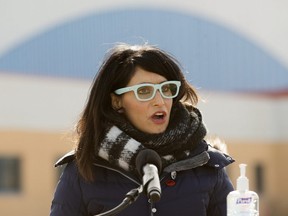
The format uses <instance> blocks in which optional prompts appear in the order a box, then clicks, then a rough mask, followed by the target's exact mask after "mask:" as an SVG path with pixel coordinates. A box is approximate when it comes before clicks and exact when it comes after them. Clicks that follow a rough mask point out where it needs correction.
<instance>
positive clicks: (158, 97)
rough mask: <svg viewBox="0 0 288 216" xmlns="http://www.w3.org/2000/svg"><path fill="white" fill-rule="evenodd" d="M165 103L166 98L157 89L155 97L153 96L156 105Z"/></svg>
mask: <svg viewBox="0 0 288 216" xmlns="http://www.w3.org/2000/svg"><path fill="white" fill-rule="evenodd" d="M163 104H164V98H163V97H162V95H161V93H160V92H159V90H157V91H156V94H155V97H154V98H153V105H154V106H162V105H163Z"/></svg>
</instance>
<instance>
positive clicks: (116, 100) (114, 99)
mask: <svg viewBox="0 0 288 216" xmlns="http://www.w3.org/2000/svg"><path fill="white" fill-rule="evenodd" d="M110 96H111V104H112V108H113V109H114V110H119V109H121V108H122V101H121V97H120V96H118V95H116V94H114V93H111V94H110Z"/></svg>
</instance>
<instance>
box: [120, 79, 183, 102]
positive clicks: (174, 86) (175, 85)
mask: <svg viewBox="0 0 288 216" xmlns="http://www.w3.org/2000/svg"><path fill="white" fill-rule="evenodd" d="M180 86H181V82H180V81H165V82H163V83H160V84H151V83H143V84H138V85H134V86H128V87H124V88H120V89H117V90H116V91H115V92H114V93H115V94H117V95H121V94H124V93H126V92H129V91H133V92H134V94H135V96H136V98H137V100H139V101H149V100H151V99H153V98H154V97H155V94H156V91H157V90H159V92H160V94H161V96H162V97H163V98H175V97H177V95H178V93H179V89H180Z"/></svg>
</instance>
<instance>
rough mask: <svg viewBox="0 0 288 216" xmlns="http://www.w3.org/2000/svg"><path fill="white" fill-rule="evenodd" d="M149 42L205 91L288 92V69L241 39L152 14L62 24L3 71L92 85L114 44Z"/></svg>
mask: <svg viewBox="0 0 288 216" xmlns="http://www.w3.org/2000/svg"><path fill="white" fill-rule="evenodd" d="M146 41H147V42H149V43H150V44H153V45H157V46H159V47H160V48H162V49H164V50H166V51H169V52H170V53H172V54H173V55H174V56H175V57H176V58H177V59H178V60H179V61H180V62H181V64H182V66H183V68H184V70H185V71H186V77H187V78H188V80H189V81H190V82H191V83H192V84H194V85H195V86H196V87H200V88H202V89H209V90H225V91H226V90H227V91H235V90H244V91H251V90H257V91H259V90H260V91H261V90H264V91H270V90H272V91H274V90H277V89H287V88H288V70H287V68H285V67H284V66H283V65H281V64H280V63H279V61H277V59H275V58H273V56H271V55H270V54H269V53H267V52H265V51H263V50H262V49H261V48H260V47H258V46H257V45H255V44H253V43H252V42H251V41H249V40H247V39H246V38H244V37H243V36H241V35H240V34H237V33H235V32H233V31H231V30H229V29H227V28H224V27H223V26H221V25H219V24H216V23H213V22H211V21H207V20H205V19H203V18H200V17H196V16H193V15H191V14H184V13H180V12H173V11H167V10H154V9H129V10H128V9H127V10H115V11H106V12H101V13H93V14H89V15H87V16H85V17H80V18H77V19H75V20H71V21H69V22H66V23H61V24H59V25H58V26H54V27H53V28H52V29H47V30H46V31H45V32H42V33H40V34H38V35H35V36H34V37H33V38H30V39H29V40H27V41H25V42H23V43H22V44H20V45H18V46H17V47H14V48H13V49H11V50H9V51H7V52H6V53H4V54H3V55H2V56H0V71H5V72H7V71H8V72H11V73H15V72H16V73H22V74H37V75H45V76H60V77H73V78H77V79H78V78H79V79H92V78H93V77H94V75H95V73H96V72H97V69H98V67H99V63H100V61H101V60H102V58H103V55H104V54H105V52H106V50H107V49H109V48H111V47H112V46H113V44H115V43H117V42H128V43H133V44H134V43H143V42H146Z"/></svg>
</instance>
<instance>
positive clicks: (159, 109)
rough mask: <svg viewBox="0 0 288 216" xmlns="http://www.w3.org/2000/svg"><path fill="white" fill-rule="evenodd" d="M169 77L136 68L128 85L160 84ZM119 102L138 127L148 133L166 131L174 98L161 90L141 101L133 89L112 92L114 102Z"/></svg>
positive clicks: (128, 117) (119, 105)
mask: <svg viewBox="0 0 288 216" xmlns="http://www.w3.org/2000/svg"><path fill="white" fill-rule="evenodd" d="M164 81H167V79H166V78H165V77H163V76H161V75H159V74H156V73H152V72H149V71H146V70H143V69H142V68H140V67H137V68H136V71H135V74H134V76H133V77H132V78H131V80H130V82H129V83H128V85H127V86H133V85H137V84H141V83H151V84H159V83H162V82H164ZM115 103H117V106H118V108H120V107H121V109H122V111H123V114H124V115H126V117H127V119H128V120H129V121H130V122H131V123H132V124H133V125H134V126H135V127H136V128H137V129H138V130H141V131H143V132H146V133H150V134H155V133H161V132H164V131H165V130H166V128H167V126H168V124H169V119H170V112H171V108H172V103H173V99H171V98H170V99H167V98H163V97H162V96H161V94H160V92H159V90H157V91H156V95H155V97H154V98H152V99H151V100H149V101H139V100H137V98H136V97H135V95H134V92H133V91H129V92H126V93H124V94H122V95H120V96H117V95H115V94H112V104H115Z"/></svg>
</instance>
